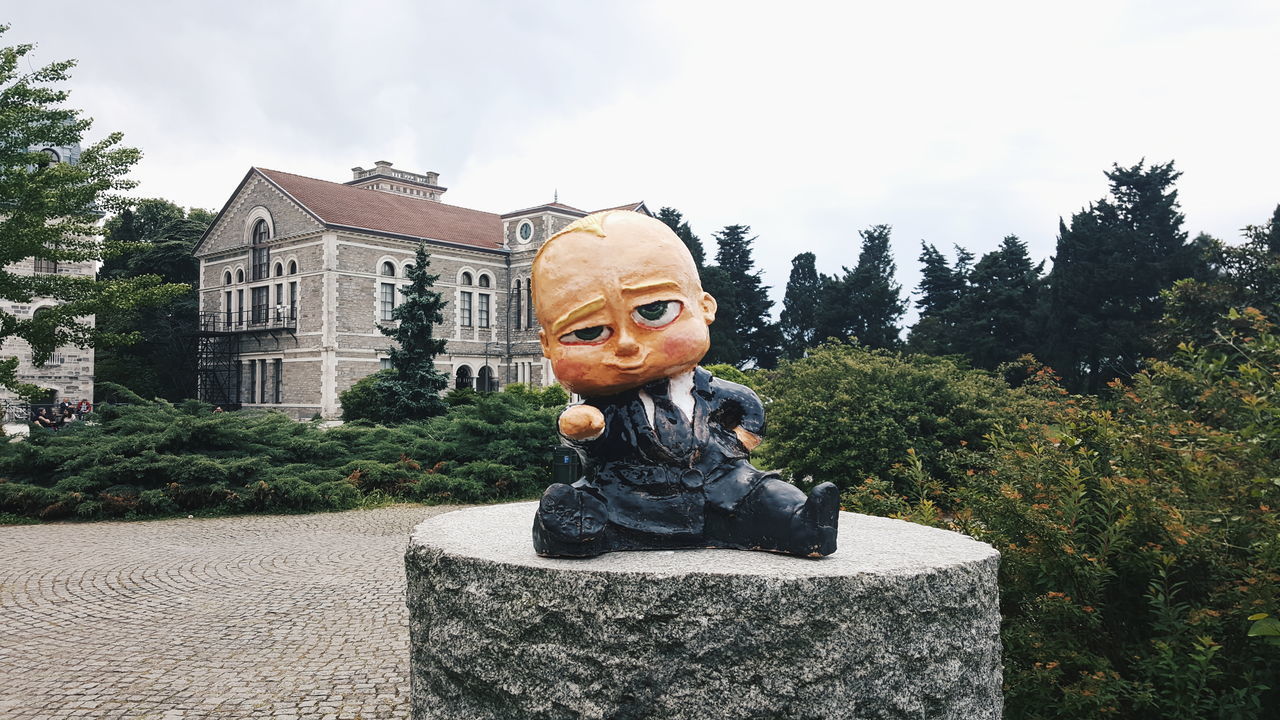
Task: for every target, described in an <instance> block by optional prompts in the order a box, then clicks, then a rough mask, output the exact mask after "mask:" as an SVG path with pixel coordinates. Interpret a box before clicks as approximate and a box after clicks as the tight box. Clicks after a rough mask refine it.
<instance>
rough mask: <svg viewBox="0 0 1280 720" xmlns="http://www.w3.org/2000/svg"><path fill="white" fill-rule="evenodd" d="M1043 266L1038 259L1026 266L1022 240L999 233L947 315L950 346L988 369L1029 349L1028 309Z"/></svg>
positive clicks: (1030, 316) (1030, 325)
mask: <svg viewBox="0 0 1280 720" xmlns="http://www.w3.org/2000/svg"><path fill="white" fill-rule="evenodd" d="M1043 268H1044V263H1039V264H1037V265H1032V263H1031V256H1030V255H1029V254H1028V253H1027V245H1026V243H1024V242H1022V241H1021V240H1019V239H1018V237H1017V236H1016V235H1009V236H1007V237H1005V239H1004V241H1003V242H1002V243H1001V244H1000V248H999V249H997V250H994V251H992V252H989V253H987V254H986V255H983V256H982V259H981V260H979V261H978V264H977V265H975V266H974V267H973V272H972V273H970V275H969V288H968V290H967V292H965V294H964V295H963V296H962V297H960V298H958V300H957V302H956V305H955V309H954V312H953V316H954V318H955V327H954V330H955V335H954V339H955V347H956V348H957V350H958V351H959V352H962V353H963V354H964V355H966V356H967V357H968V358H969V360H970V361H971V362H972V363H973V364H974V365H975V366H977V367H981V368H987V369H990V370H994V369H995V368H996V367H997V366H998V365H1000V363H1003V362H1008V361H1010V360H1014V359H1016V358H1017V357H1018V356H1020V355H1022V354H1024V353H1027V352H1031V351H1032V349H1033V348H1032V345H1033V339H1034V332H1035V325H1034V321H1033V314H1032V313H1033V311H1034V309H1035V307H1036V302H1037V297H1038V291H1039V288H1040V273H1041V271H1042V270H1043Z"/></svg>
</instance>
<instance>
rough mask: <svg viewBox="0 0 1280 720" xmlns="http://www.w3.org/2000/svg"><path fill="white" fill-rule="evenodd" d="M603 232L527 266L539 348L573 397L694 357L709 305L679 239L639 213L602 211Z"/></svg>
mask: <svg viewBox="0 0 1280 720" xmlns="http://www.w3.org/2000/svg"><path fill="white" fill-rule="evenodd" d="M605 231H606V232H607V233H608V235H607V237H603V238H601V237H597V236H596V235H594V234H592V233H590V232H575V233H571V234H569V235H565V236H562V237H560V238H557V239H556V240H555V241H554V242H553V243H552V244H551V245H550V246H549V247H547V248H545V249H544V250H543V253H542V256H541V257H540V258H539V260H538V263H537V265H536V266H535V268H534V275H533V290H534V307H535V308H536V309H537V313H538V321H539V322H540V323H541V324H542V330H541V333H540V338H541V340H542V352H543V355H545V356H546V357H547V358H549V359H550V360H551V364H552V367H553V368H554V369H555V374H556V379H557V380H559V381H560V383H561V384H562V385H564V386H565V387H566V388H568V389H570V390H572V391H573V392H576V393H578V394H580V395H586V396H595V395H612V394H615V393H619V392H622V391H624V390H630V389H631V388H636V387H639V386H641V385H644V384H645V383H647V382H650V381H652V380H657V379H658V378H662V377H671V376H672V375H677V374H679V373H682V372H685V371H687V370H691V369H693V367H694V366H696V365H697V364H698V362H699V361H701V360H702V357H703V356H704V355H706V354H707V350H708V348H709V347H710V341H709V337H708V332H707V326H708V325H710V324H711V322H712V321H713V320H715V312H716V301H715V299H713V298H712V297H711V296H710V295H708V294H707V293H705V292H703V291H702V284H701V282H700V281H699V279H698V270H697V267H696V266H695V265H694V264H693V259H692V258H691V257H690V256H689V251H688V249H687V248H685V246H684V244H683V243H681V242H680V239H679V238H677V237H676V236H675V234H674V233H672V232H671V231H670V229H668V228H667V226H666V225H664V224H662V223H661V222H659V221H657V220H654V219H652V218H648V217H645V216H642V215H638V214H637V215H635V216H634V217H632V216H631V215H630V214H627V213H622V214H617V215H610V216H609V217H608V218H607V220H606V222H605Z"/></svg>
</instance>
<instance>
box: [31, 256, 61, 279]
mask: <svg viewBox="0 0 1280 720" xmlns="http://www.w3.org/2000/svg"><path fill="white" fill-rule="evenodd" d="M36 274H37V275H57V274H58V261H57V260H48V259H45V258H36Z"/></svg>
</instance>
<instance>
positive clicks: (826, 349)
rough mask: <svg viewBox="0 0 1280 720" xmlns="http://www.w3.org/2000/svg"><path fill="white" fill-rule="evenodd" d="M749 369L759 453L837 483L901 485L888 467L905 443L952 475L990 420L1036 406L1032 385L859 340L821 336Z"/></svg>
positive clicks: (940, 472) (972, 455)
mask: <svg viewBox="0 0 1280 720" xmlns="http://www.w3.org/2000/svg"><path fill="white" fill-rule="evenodd" d="M758 377H759V378H760V386H761V389H762V393H761V394H763V395H765V396H767V397H768V398H769V399H770V404H769V408H768V421H769V426H768V427H769V431H768V434H767V435H766V438H765V444H764V446H763V447H762V448H761V451H760V452H761V454H762V461H763V462H764V463H766V464H768V465H771V466H774V467H780V468H786V469H787V470H789V471H790V472H791V473H792V474H793V475H794V476H795V477H797V478H809V477H811V478H812V479H813V481H814V482H822V481H828V480H829V481H831V482H834V483H836V484H837V485H839V486H840V487H841V488H849V487H851V486H854V485H856V484H858V483H861V482H862V481H863V479H865V478H868V477H873V478H877V479H880V480H883V481H886V482H891V483H895V486H896V487H898V489H899V491H902V490H904V489H905V488H904V487H903V485H902V483H901V482H899V481H897V480H896V479H895V477H894V475H893V473H892V470H893V468H894V466H895V465H896V464H898V463H900V462H902V459H903V458H904V457H906V456H907V452H908V450H913V451H914V452H915V453H916V455H917V456H918V457H919V458H920V459H921V461H922V462H923V463H924V466H925V468H927V470H928V471H929V472H930V473H931V474H934V475H937V476H939V477H942V478H945V479H946V481H947V482H948V483H949V484H954V483H955V481H956V480H957V478H958V477H960V476H962V475H963V474H964V473H965V472H966V471H968V470H970V469H973V468H975V467H977V466H978V464H979V460H978V455H977V453H978V452H979V451H981V450H982V448H983V447H984V446H985V440H984V436H986V435H987V434H988V433H990V432H991V431H992V429H993V428H995V427H996V426H997V424H998V423H1000V422H1001V421H1003V420H1006V419H1009V418H1011V417H1012V418H1019V417H1022V416H1028V415H1033V414H1035V413H1037V412H1039V407H1040V401H1039V400H1038V399H1037V398H1036V396H1035V395H1034V392H1033V386H1031V385H1028V386H1027V387H1024V388H1022V389H1019V390H1011V389H1009V387H1008V386H1007V385H1005V383H1004V382H1003V381H1002V380H1000V379H998V378H996V377H994V376H992V375H991V374H990V373H986V372H981V371H976V370H968V369H965V368H963V367H962V366H960V365H958V364H957V363H956V361H954V360H952V359H948V358H937V357H930V356H926V355H901V354H896V353H891V352H888V351H884V350H871V349H867V348H865V347H862V346H859V345H848V344H839V343H828V344H825V345H822V346H819V347H818V348H816V349H815V350H813V351H811V352H810V353H809V355H808V357H806V358H804V359H801V360H794V361H790V362H784V363H783V364H782V365H781V366H780V367H779V368H778V369H777V370H775V371H767V372H761V373H759V375H758Z"/></svg>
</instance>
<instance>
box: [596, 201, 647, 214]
mask: <svg viewBox="0 0 1280 720" xmlns="http://www.w3.org/2000/svg"><path fill="white" fill-rule="evenodd" d="M641 207H644V201H643V200H641V201H640V202H633V203H627V204H626V205H619V206H618V207H611V208H601V209H599V210H592V211H591V212H592V213H601V212H609V211H610V210H631V211H632V212H640V208H641Z"/></svg>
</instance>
